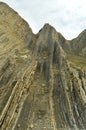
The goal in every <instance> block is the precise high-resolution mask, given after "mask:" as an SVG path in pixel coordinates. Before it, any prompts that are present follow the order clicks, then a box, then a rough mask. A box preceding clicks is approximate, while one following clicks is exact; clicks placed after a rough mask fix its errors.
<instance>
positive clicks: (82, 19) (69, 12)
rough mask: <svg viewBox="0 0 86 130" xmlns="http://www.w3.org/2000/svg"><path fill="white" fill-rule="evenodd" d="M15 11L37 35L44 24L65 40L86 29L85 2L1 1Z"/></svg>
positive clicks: (83, 0)
mask: <svg viewBox="0 0 86 130" xmlns="http://www.w3.org/2000/svg"><path fill="white" fill-rule="evenodd" d="M2 2H5V3H7V4H8V5H9V6H11V7H12V8H13V9H14V10H16V11H17V12H18V13H19V14H20V15H21V16H22V17H23V18H24V19H25V20H26V21H27V22H28V23H29V25H30V27H31V28H32V30H33V32H34V33H37V32H38V31H39V30H40V29H41V28H42V27H43V26H44V24H45V23H49V24H50V25H52V26H53V27H54V28H55V29H56V30H57V31H58V32H60V33H62V35H63V36H64V37H65V38H66V39H68V40H69V39H73V38H75V37H77V36H78V35H79V33H81V32H82V31H83V30H84V29H86V0H2Z"/></svg>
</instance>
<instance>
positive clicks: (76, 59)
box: [67, 55, 86, 71]
mask: <svg viewBox="0 0 86 130" xmlns="http://www.w3.org/2000/svg"><path fill="white" fill-rule="evenodd" d="M67 59H68V61H69V63H70V65H71V66H76V67H78V68H81V69H83V70H85V71H86V59H85V57H83V56H76V55H68V56H67Z"/></svg>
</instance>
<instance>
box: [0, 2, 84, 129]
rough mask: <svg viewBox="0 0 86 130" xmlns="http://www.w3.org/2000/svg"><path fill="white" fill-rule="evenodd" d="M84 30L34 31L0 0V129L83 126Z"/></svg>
mask: <svg viewBox="0 0 86 130" xmlns="http://www.w3.org/2000/svg"><path fill="white" fill-rule="evenodd" d="M85 56H86V30H84V31H83V32H82V33H81V34H80V35H79V36H78V37H77V38H75V39H73V40H71V41H68V40H66V39H65V38H64V37H63V36H62V35H61V34H60V33H59V32H57V31H56V30H55V29H54V28H53V27H52V26H50V25H49V24H45V25H44V27H43V28H42V29H41V30H40V31H39V33H38V34H36V35H35V34H33V33H32V30H31V28H30V27H29V25H28V24H27V23H26V22H25V21H24V20H23V19H22V18H21V17H20V16H19V15H18V14H17V13H16V12H15V11H14V10H13V9H11V8H10V7H9V6H8V5H6V4H5V3H2V2H0V130H86V59H85Z"/></svg>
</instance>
